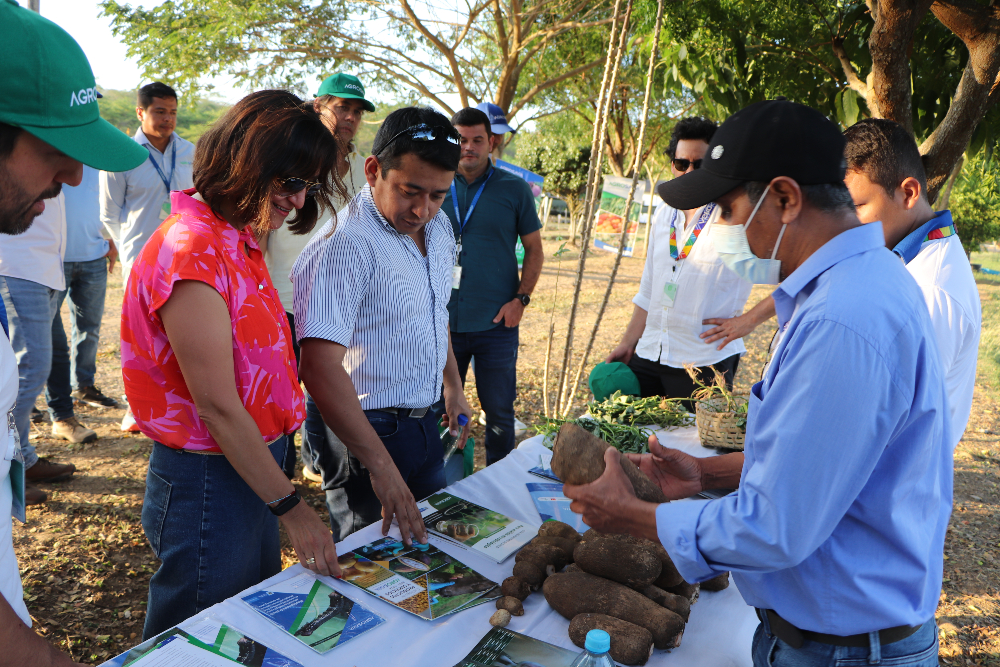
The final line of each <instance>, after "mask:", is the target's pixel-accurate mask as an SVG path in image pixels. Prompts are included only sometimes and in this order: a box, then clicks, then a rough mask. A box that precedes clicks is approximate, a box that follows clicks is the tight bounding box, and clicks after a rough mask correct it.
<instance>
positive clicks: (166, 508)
mask: <svg viewBox="0 0 1000 667" xmlns="http://www.w3.org/2000/svg"><path fill="white" fill-rule="evenodd" d="M337 155H338V148H337V144H336V143H335V140H334V138H333V136H332V135H331V134H330V132H329V131H328V130H327V129H326V128H325V126H324V125H323V123H322V121H321V120H320V118H319V116H318V115H317V114H316V113H315V112H314V111H313V110H312V108H311V107H310V106H308V105H304V104H303V102H302V101H301V100H300V99H299V98H297V97H296V96H294V95H292V94H291V93H288V92H285V91H277V90H268V91H261V92H258V93H254V94H252V95H249V96H247V97H245V98H244V99H243V100H241V101H240V102H239V103H237V104H236V105H235V106H234V107H233V108H232V109H230V110H229V111H228V112H227V113H226V115H225V116H224V117H223V118H222V119H221V120H219V121H218V123H216V125H215V126H213V127H212V129H211V130H209V131H208V133H206V134H205V135H204V136H203V137H202V138H201V140H200V141H199V142H198V147H197V149H196V152H195V161H194V181H195V187H194V188H193V189H191V190H186V191H184V192H173V193H171V196H170V203H171V215H170V217H169V218H167V220H166V221H164V223H163V224H162V225H161V226H160V228H159V229H158V230H157V231H156V233H155V234H153V236H152V238H150V240H149V241H148V242H147V243H146V245H145V247H144V248H143V250H142V253H141V254H140V255H139V257H138V259H137V260H136V262H135V264H134V265H133V267H132V273H131V274H130V276H129V280H128V287H127V290H126V295H125V301H124V304H123V306H122V346H121V350H122V352H121V353H122V367H123V374H124V380H125V391H126V394H127V395H128V399H129V405H130V406H131V408H132V412H133V414H134V415H135V419H136V422H137V424H138V425H139V427H140V429H141V430H142V432H143V433H145V434H146V435H147V436H149V437H150V438H152V439H153V441H154V446H153V452H152V454H151V455H150V458H149V472H148V474H147V477H146V496H145V499H144V501H143V508H142V525H143V529H144V531H145V533H146V537H147V538H148V539H149V542H150V544H151V545H152V547H153V551H154V552H155V553H156V555H157V557H158V558H160V560H161V561H162V565H161V566H160V569H159V570H158V571H157V573H156V574H155V575H153V578H152V580H151V581H150V585H149V604H148V607H147V612H146V623H145V628H144V629H143V637H144V638H146V639H148V638H149V637H152V636H154V635H156V634H158V633H160V632H162V631H163V630H166V629H168V628H170V627H172V626H174V625H176V624H177V623H179V622H181V621H183V620H184V619H186V618H188V617H189V616H192V615H193V614H196V613H198V612H199V611H201V610H203V609H205V608H207V607H210V606H211V605H213V604H215V603H217V602H221V601H222V600H224V599H226V598H228V597H231V596H233V595H235V594H236V593H238V592H240V591H242V590H244V589H246V588H248V587H250V586H253V585H255V584H257V583H259V582H261V581H263V580H264V579H266V578H267V577H269V576H271V575H273V574H276V573H277V572H279V571H280V569H281V554H280V545H279V539H278V517H280V520H281V521H282V523H283V524H284V526H285V529H286V531H287V532H288V535H289V538H290V539H291V542H292V546H293V547H294V548H295V551H296V553H297V554H298V556H299V560H300V561H301V562H302V564H303V565H304V566H306V567H309V568H311V569H313V570H314V571H317V572H319V573H322V574H339V572H340V569H339V567H338V566H337V553H336V548H335V546H334V544H333V539H332V537H331V534H330V531H329V529H328V528H327V527H326V525H325V524H324V523H323V522H322V520H321V519H320V518H319V517H318V516H317V515H316V513H315V512H314V511H313V510H312V509H311V508H310V507H309V506H308V505H307V504H306V503H300V502H299V497H298V493H297V492H296V491H295V487H294V486H292V483H291V482H290V481H289V480H288V478H287V477H285V475H284V473H283V472H282V470H281V467H280V463H281V461H282V460H283V459H284V457H285V454H286V451H287V450H288V449H289V448H291V447H292V439H291V438H290V437H287V436H289V435H290V434H293V433H294V432H295V430H296V429H297V428H298V427H299V425H300V424H301V423H302V420H303V418H304V417H305V409H304V402H303V396H302V390H301V389H300V387H299V381H298V375H297V373H296V368H295V359H294V356H293V354H292V348H291V335H290V332H289V330H288V323H287V320H286V319H285V313H284V309H283V308H282V306H281V303H280V301H279V300H278V294H277V292H276V291H275V289H274V285H273V284H272V282H271V277H270V276H269V275H268V272H267V268H266V266H265V264H264V259H263V254H262V252H261V249H260V248H259V247H258V245H257V240H256V239H257V238H261V237H262V236H263V235H264V234H266V233H267V231H268V230H270V229H277V228H279V227H280V226H281V225H282V224H284V222H285V218H286V216H288V215H289V214H290V213H291V212H292V210H293V209H295V211H296V212H295V215H294V217H293V218H291V220H290V222H289V229H290V230H291V231H292V232H293V233H306V232H308V231H310V230H311V229H312V227H313V226H314V225H315V223H316V220H317V218H318V215H319V211H320V207H321V206H323V207H328V206H329V205H330V204H329V200H330V196H331V195H332V193H333V188H334V187H337V188H342V187H343V186H342V184H341V183H340V181H339V179H338V177H337V176H336V169H334V168H333V167H334V165H336V160H337Z"/></svg>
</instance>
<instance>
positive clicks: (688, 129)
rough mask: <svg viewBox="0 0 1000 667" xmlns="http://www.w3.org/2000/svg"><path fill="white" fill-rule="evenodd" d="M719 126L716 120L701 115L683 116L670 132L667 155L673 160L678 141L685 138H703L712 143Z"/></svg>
mask: <svg viewBox="0 0 1000 667" xmlns="http://www.w3.org/2000/svg"><path fill="white" fill-rule="evenodd" d="M717 128H718V125H716V124H715V121H714V120H709V119H707V118H702V117H701V116H692V117H691V118H682V119H681V120H679V121H677V124H676V125H674V129H673V131H672V132H671V133H670V145H668V146H667V155H668V156H669V157H670V159H671V160H673V159H674V156H675V155H676V154H677V142H679V141H681V140H683V139H701V140H702V141H704V142H705V143H706V144H708V143H711V142H712V137H713V136H714V135H715V130H716V129H717Z"/></svg>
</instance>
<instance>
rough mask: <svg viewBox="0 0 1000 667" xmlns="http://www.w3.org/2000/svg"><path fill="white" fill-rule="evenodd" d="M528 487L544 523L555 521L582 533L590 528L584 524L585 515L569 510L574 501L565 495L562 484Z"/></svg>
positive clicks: (530, 483)
mask: <svg viewBox="0 0 1000 667" xmlns="http://www.w3.org/2000/svg"><path fill="white" fill-rule="evenodd" d="M527 487H528V493H529V494H531V501H532V502H533V503H535V509H537V510H538V516H540V517H541V518H542V522H543V523H544V522H546V521H551V520H553V519H555V520H556V521H562V522H563V523H566V524H569V525H571V526H573V527H574V528H576V530H577V532H580V533H582V532H584V531H586V530H588V529H589V528H590V526H588V525H587V524H585V523H584V522H583V515H581V514H577V513H576V512H574V511H573V510H571V509H570V508H569V504H570V502H572V501H571V500H570V499H569V498H567V497H566V496H564V495H563V490H562V487H563V485H562V483H559V484H553V483H551V482H528V484H527Z"/></svg>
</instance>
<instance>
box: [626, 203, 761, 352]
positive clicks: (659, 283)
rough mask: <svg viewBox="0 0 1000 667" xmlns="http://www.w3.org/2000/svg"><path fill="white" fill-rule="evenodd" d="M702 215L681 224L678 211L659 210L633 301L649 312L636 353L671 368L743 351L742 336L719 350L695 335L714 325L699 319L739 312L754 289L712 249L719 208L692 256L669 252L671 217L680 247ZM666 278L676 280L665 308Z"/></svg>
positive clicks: (731, 314)
mask: <svg viewBox="0 0 1000 667" xmlns="http://www.w3.org/2000/svg"><path fill="white" fill-rule="evenodd" d="M700 214H701V209H699V210H698V213H697V214H696V215H695V216H694V217H693V218H692V219H691V224H690V225H688V226H687V227H686V228H685V219H684V213H683V212H682V211H678V210H677V209H675V208H672V207H670V206H666V205H664V206H661V207H660V208H659V210H657V212H656V214H655V216H654V219H653V229H652V231H651V232H650V237H649V248H648V249H647V252H646V265H645V267H644V268H643V270H642V281H641V282H640V283H639V293H638V294H636V295H635V298H634V299H632V302H633V303H634V304H635V305H637V306H639V307H640V308H642V309H643V310H645V311H646V313H647V315H646V328H645V329H644V330H643V333H642V337H641V338H639V344H638V345H637V346H636V350H635V352H636V354H638V355H639V356H640V357H642V358H643V359H647V360H649V361H656V362H659V363H661V364H664V365H665V366H672V367H674V368H681V367H683V366H684V364H694V365H695V366H709V365H711V364H715V363H718V362H720V361H722V360H723V359H727V358H729V357H731V356H733V355H734V354H743V353H744V352H746V347H744V345H743V339H742V338H740V339H737V340H734V341H732V342H730V343H729V344H728V345H726V346H725V347H724V348H722V349H721V350H717V349H716V347H718V342H715V343H712V344H706V343H705V341H704V340H702V339H701V338H699V337H698V335H699V334H701V333H702V332H703V331H708V330H709V329H711V328H712V327H711V325H703V324H702V320H704V319H706V318H712V317H720V318H729V317H735V316H737V315H741V314H742V313H743V308H744V306H746V302H747V299H748V298H749V296H750V290H751V288H752V287H753V286H752V285H751V284H750V283H748V282H746V281H745V280H743V279H741V278H740V277H739V276H737V275H736V274H735V273H733V271H731V270H730V269H729V268H727V267H726V265H725V264H723V263H722V260H721V259H720V258H719V255H718V253H716V252H715V245H714V244H713V243H712V230H713V228H714V225H715V221H716V220H717V219H718V217H719V211H718V209H716V211H715V213H713V214H712V217H711V218H710V219H709V222H708V224H706V225H705V227H704V228H703V229H702V231H701V234H700V235H699V236H698V240H697V241H696V242H695V244H694V246H693V247H692V248H691V254H689V255H688V256H687V257H686V258H684V259H681V260H675V259H674V258H673V257H671V256H670V222H671V220H674V221H675V224H676V225H677V246H678V250H681V249H683V247H684V243H685V241H687V238H688V236H689V235H690V233H691V231H692V230H693V229H694V227H695V225H696V223H697V221H698V216H699V215H700ZM668 280H672V281H675V282H676V283H677V298H676V300H675V302H674V305H673V306H668V305H667V304H668V302H669V300H665V299H664V286H665V285H666V284H667V282H668Z"/></svg>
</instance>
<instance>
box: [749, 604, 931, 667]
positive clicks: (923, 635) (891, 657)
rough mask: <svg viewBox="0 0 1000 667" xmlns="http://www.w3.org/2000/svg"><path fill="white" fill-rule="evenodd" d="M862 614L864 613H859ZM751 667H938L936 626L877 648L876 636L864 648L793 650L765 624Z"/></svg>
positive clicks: (821, 646)
mask: <svg viewBox="0 0 1000 667" xmlns="http://www.w3.org/2000/svg"><path fill="white" fill-rule="evenodd" d="M860 613H864V612H860ZM753 664H754V667H867V666H868V665H882V666H883V667H937V665H938V633H937V623H936V622H935V620H934V619H933V618H932V619H931V620H929V621H927V623H925V624H924V625H923V626H921V628H920V629H919V630H917V631H916V632H915V633H913V634H912V635H910V636H909V637H907V638H906V639H901V640H900V641H898V642H893V643H892V644H886V645H884V646H882V645H880V644H879V639H878V633H873V634H872V638H871V643H870V644H869V646H866V647H864V648H855V647H848V646H832V645H830V644H821V643H819V642H812V641H808V640H807V641H806V642H805V644H803V645H802V648H799V649H794V648H792V647H791V646H789V645H788V644H786V643H785V642H784V641H782V640H781V639H778V638H777V637H775V636H774V635H772V634H770V631H769V627H768V625H767V620H766V619H765V620H764V621H763V622H762V623H761V624H760V625H758V626H757V631H756V632H755V633H754V636H753Z"/></svg>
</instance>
